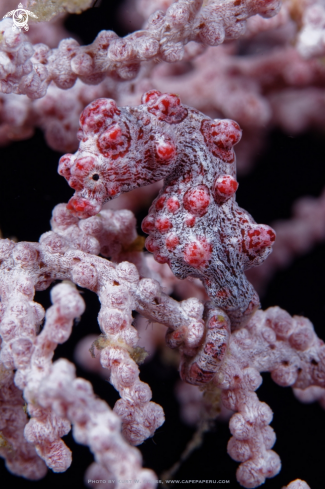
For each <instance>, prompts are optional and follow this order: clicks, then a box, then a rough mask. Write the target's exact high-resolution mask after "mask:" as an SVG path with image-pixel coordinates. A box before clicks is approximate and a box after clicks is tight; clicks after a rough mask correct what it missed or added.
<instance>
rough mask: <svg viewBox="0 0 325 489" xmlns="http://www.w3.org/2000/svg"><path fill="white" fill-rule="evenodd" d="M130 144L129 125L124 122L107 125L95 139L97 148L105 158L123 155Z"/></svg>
mask: <svg viewBox="0 0 325 489" xmlns="http://www.w3.org/2000/svg"><path fill="white" fill-rule="evenodd" d="M130 144H131V136H130V131H129V127H128V125H127V124H126V123H124V124H122V123H116V124H112V125H111V126H110V127H108V128H107V129H106V130H105V131H104V132H103V133H102V134H101V135H100V136H99V137H98V140H97V148H98V149H99V151H100V153H101V154H102V155H103V156H105V157H106V158H109V157H111V158H112V159H116V158H118V157H122V156H125V155H126V154H127V152H128V150H129V147H130Z"/></svg>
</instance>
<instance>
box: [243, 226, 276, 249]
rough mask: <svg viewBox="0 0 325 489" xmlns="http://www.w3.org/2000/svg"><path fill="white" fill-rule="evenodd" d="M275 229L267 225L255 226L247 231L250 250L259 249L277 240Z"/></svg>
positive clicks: (247, 245)
mask: <svg viewBox="0 0 325 489" xmlns="http://www.w3.org/2000/svg"><path fill="white" fill-rule="evenodd" d="M275 236H276V235H275V231H274V230H273V229H272V228H271V227H269V226H266V225H259V226H254V227H253V228H251V229H250V230H249V231H248V233H247V240H248V243H247V244H246V243H245V244H246V247H247V248H248V250H255V251H259V250H262V249H264V248H268V247H269V246H272V245H273V243H274V241H275Z"/></svg>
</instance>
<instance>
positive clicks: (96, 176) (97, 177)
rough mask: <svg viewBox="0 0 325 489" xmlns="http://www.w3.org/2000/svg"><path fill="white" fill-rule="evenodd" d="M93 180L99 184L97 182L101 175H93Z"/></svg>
mask: <svg viewBox="0 0 325 489" xmlns="http://www.w3.org/2000/svg"><path fill="white" fill-rule="evenodd" d="M93 180H95V182H97V180H99V175H98V173H94V175H93Z"/></svg>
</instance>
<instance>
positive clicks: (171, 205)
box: [166, 197, 181, 214]
mask: <svg viewBox="0 0 325 489" xmlns="http://www.w3.org/2000/svg"><path fill="white" fill-rule="evenodd" d="M180 206H181V204H180V202H179V200H178V198H177V197H170V198H169V199H168V200H167V202H166V207H167V210H168V211H169V212H171V213H172V214H175V212H177V211H178V210H179V208H180Z"/></svg>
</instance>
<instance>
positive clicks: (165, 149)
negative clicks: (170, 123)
mask: <svg viewBox="0 0 325 489" xmlns="http://www.w3.org/2000/svg"><path fill="white" fill-rule="evenodd" d="M156 156H157V159H158V160H162V161H163V162H168V163H169V161H170V160H171V159H173V158H175V156H176V146H175V144H173V143H172V142H171V141H167V140H166V139H165V140H161V141H158V142H157V143H156Z"/></svg>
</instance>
